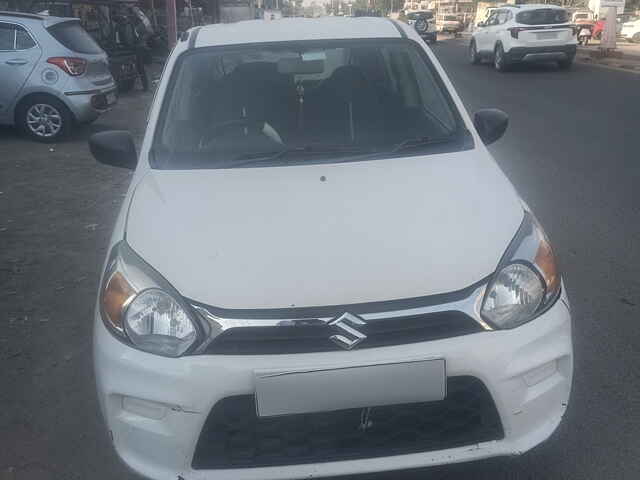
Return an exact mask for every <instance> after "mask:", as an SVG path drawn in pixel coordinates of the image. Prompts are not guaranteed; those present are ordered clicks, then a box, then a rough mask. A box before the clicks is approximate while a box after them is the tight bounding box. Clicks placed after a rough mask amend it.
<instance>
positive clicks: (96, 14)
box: [25, 0, 168, 92]
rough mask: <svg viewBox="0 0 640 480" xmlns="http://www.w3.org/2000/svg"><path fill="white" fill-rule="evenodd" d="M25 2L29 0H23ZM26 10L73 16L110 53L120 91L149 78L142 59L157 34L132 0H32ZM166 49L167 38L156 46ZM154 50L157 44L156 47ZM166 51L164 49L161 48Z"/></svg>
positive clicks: (149, 50) (147, 56) (144, 85)
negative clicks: (137, 81) (138, 80)
mask: <svg viewBox="0 0 640 480" xmlns="http://www.w3.org/2000/svg"><path fill="white" fill-rule="evenodd" d="M25 1H26V2H27V3H28V0H25ZM27 10H28V11H29V12H32V13H38V14H45V15H54V16H58V17H74V18H78V19H79V20H80V24H81V25H82V27H83V28H84V29H85V30H86V31H87V32H88V33H89V34H90V35H91V36H92V37H93V39H94V40H95V41H96V43H98V45H100V47H101V48H102V49H104V51H105V52H107V55H108V56H109V68H110V70H111V74H112V75H113V77H114V78H115V81H116V84H117V85H118V89H119V90H120V91H121V92H127V91H129V90H131V89H132V88H133V87H134V86H135V83H136V80H137V79H138V78H140V80H141V84H142V87H143V88H144V89H145V90H146V89H147V88H148V81H147V78H146V75H145V74H144V73H145V72H144V68H143V67H142V59H143V58H144V59H146V61H147V63H148V62H149V59H150V56H151V48H152V47H154V46H156V45H155V44H154V42H156V43H162V42H158V38H157V36H156V35H155V32H154V30H153V28H152V26H151V22H150V20H149V19H148V18H147V17H146V15H145V14H144V12H142V10H141V9H140V8H139V7H138V6H137V2H136V1H134V0H32V1H31V2H30V3H28V8H27ZM159 48H160V50H166V51H168V50H167V49H168V47H167V45H166V41H165V44H164V45H161V46H159ZM156 50H157V48H156ZM160 53H166V52H160Z"/></svg>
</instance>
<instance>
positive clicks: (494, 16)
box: [486, 12, 498, 26]
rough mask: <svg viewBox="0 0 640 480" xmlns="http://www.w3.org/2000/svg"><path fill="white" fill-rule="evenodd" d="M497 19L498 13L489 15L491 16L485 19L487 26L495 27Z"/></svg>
mask: <svg viewBox="0 0 640 480" xmlns="http://www.w3.org/2000/svg"><path fill="white" fill-rule="evenodd" d="M497 19H498V12H493V13H492V14H491V16H490V17H489V18H488V19H487V23H486V25H487V26H491V25H497V23H498V22H497V21H496V20H497Z"/></svg>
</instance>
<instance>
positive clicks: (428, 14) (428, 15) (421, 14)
mask: <svg viewBox="0 0 640 480" xmlns="http://www.w3.org/2000/svg"><path fill="white" fill-rule="evenodd" d="M420 17H424V18H426V19H427V20H429V19H431V18H433V13H432V12H411V13H409V14H408V15H407V18H408V19H409V20H417V19H418V18H420Z"/></svg>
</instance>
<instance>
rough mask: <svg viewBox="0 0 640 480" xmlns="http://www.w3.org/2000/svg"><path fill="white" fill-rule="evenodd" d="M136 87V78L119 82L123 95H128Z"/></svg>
mask: <svg viewBox="0 0 640 480" xmlns="http://www.w3.org/2000/svg"><path fill="white" fill-rule="evenodd" d="M135 85H136V79H135V78H125V79H124V80H120V81H119V82H118V91H119V92H121V93H127V92H130V91H131V90H133V87H135Z"/></svg>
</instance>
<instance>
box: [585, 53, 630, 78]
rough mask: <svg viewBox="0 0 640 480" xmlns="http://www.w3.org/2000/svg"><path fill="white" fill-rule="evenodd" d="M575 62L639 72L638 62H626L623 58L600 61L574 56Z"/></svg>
mask: <svg viewBox="0 0 640 480" xmlns="http://www.w3.org/2000/svg"><path fill="white" fill-rule="evenodd" d="M576 62H578V63H581V64H583V65H593V66H594V67H603V68H609V69H611V70H618V71H623V72H629V73H636V74H640V63H627V62H625V61H624V60H623V59H615V60H612V61H608V62H601V61H598V60H595V59H594V58H592V57H587V56H585V57H582V56H581V57H576Z"/></svg>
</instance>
